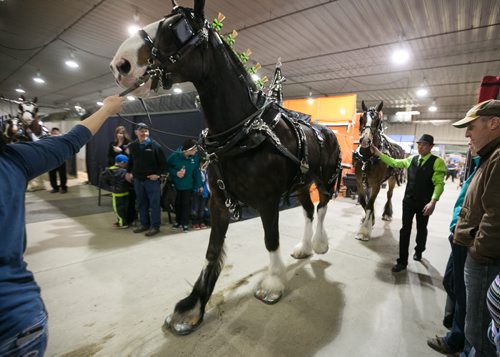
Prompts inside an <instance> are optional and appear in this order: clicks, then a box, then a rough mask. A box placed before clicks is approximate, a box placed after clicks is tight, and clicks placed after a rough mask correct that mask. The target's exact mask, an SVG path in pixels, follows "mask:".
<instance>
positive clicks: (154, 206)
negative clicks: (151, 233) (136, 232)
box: [134, 178, 161, 229]
mask: <svg viewBox="0 0 500 357" xmlns="http://www.w3.org/2000/svg"><path fill="white" fill-rule="evenodd" d="M134 191H135V195H136V199H137V205H138V206H139V219H140V221H141V226H143V227H146V228H157V229H159V228H160V224H161V207H160V197H161V189H160V180H156V181H152V180H148V179H146V180H141V179H138V178H134Z"/></svg>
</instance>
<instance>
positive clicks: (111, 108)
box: [80, 95, 125, 135]
mask: <svg viewBox="0 0 500 357" xmlns="http://www.w3.org/2000/svg"><path fill="white" fill-rule="evenodd" d="M124 99H125V98H124V97H120V96H117V95H113V96H111V97H107V98H106V99H104V101H103V106H102V107H101V108H99V110H98V111H97V112H95V113H94V114H92V115H91V116H89V117H88V118H87V119H85V120H83V121H82V122H81V123H80V124H81V125H83V126H85V127H86V128H87V129H89V130H90V132H91V133H92V135H94V134H95V133H96V132H97V130H99V128H100V127H101V126H102V124H104V122H105V121H106V119H108V117H109V116H111V115H113V114H115V113H118V112H119V111H120V110H121V108H122V103H123V101H124Z"/></svg>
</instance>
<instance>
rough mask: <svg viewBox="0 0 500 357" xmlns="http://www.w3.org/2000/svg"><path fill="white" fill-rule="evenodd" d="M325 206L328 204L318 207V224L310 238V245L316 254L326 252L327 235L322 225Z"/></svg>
mask: <svg viewBox="0 0 500 357" xmlns="http://www.w3.org/2000/svg"><path fill="white" fill-rule="evenodd" d="M327 208H328V206H323V207H321V208H320V209H318V225H317V226H316V233H315V234H314V237H313V239H312V247H313V250H314V252H315V253H317V254H325V253H326V252H328V236H327V234H326V231H325V228H324V225H323V223H324V221H325V216H326V211H327Z"/></svg>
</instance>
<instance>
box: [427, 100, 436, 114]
mask: <svg viewBox="0 0 500 357" xmlns="http://www.w3.org/2000/svg"><path fill="white" fill-rule="evenodd" d="M428 110H429V111H430V112H436V111H437V110H438V108H437V105H436V100H433V101H432V104H431V106H430V107H429V109H428Z"/></svg>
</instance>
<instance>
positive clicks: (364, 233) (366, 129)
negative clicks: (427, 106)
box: [353, 101, 404, 240]
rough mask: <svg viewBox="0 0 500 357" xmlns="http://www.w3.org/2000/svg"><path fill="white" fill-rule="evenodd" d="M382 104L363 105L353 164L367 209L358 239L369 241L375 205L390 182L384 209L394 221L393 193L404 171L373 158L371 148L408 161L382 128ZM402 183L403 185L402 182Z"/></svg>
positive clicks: (363, 203)
mask: <svg viewBox="0 0 500 357" xmlns="http://www.w3.org/2000/svg"><path fill="white" fill-rule="evenodd" d="M383 105H384V102H380V103H379V105H377V107H376V108H375V107H371V108H369V109H368V108H367V107H366V105H365V102H364V101H362V102H361V106H362V109H363V114H362V115H361V117H360V124H359V132H360V138H359V147H358V149H357V150H356V151H355V152H354V153H353V163H354V168H355V172H356V186H357V189H358V194H359V203H360V204H361V206H362V207H363V209H364V210H365V217H364V218H363V220H362V222H361V225H360V227H359V230H358V233H357V234H356V239H360V240H369V239H370V235H371V231H372V228H373V225H374V224H375V212H374V203H375V200H376V199H377V195H378V193H379V191H380V186H381V185H382V183H383V182H385V181H386V180H388V185H389V187H388V190H387V202H386V204H385V206H384V213H383V214H382V219H383V220H384V221H390V220H391V219H392V202H391V199H392V192H393V190H394V186H395V185H396V182H398V178H399V177H400V176H401V169H394V168H391V167H389V166H387V165H386V164H384V163H383V162H382V161H381V160H380V158H379V157H377V156H375V155H373V154H372V153H371V151H370V146H371V145H372V144H373V145H375V146H376V147H377V148H378V149H379V150H380V151H381V152H383V153H386V154H387V155H389V156H390V157H392V158H395V159H402V158H404V150H403V148H401V146H399V145H397V144H395V143H393V142H391V141H390V139H389V138H388V137H387V136H385V135H384V133H383V127H382V107H383ZM398 183H399V182H398Z"/></svg>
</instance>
